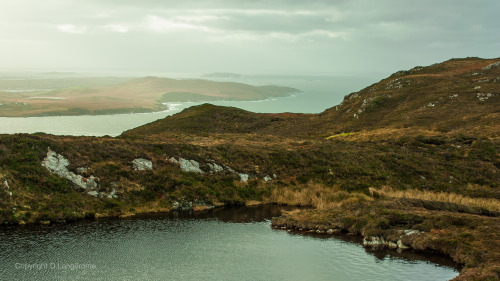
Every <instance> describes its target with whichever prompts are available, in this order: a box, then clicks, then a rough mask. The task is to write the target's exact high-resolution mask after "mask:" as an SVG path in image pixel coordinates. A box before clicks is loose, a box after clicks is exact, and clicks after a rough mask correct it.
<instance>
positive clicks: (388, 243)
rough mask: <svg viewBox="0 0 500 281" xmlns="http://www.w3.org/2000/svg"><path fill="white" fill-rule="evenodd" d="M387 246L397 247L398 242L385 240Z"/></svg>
mask: <svg viewBox="0 0 500 281" xmlns="http://www.w3.org/2000/svg"><path fill="white" fill-rule="evenodd" d="M387 247H389V248H391V249H397V248H398V244H396V243H394V242H392V241H389V242H387Z"/></svg>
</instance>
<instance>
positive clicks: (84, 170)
mask: <svg viewBox="0 0 500 281" xmlns="http://www.w3.org/2000/svg"><path fill="white" fill-rule="evenodd" d="M88 170H89V168H85V167H79V168H76V172H77V173H79V174H83V173H85V172H87V171H88Z"/></svg>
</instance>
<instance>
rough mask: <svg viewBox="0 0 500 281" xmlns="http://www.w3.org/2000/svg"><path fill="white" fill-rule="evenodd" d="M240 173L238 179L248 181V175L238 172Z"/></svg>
mask: <svg viewBox="0 0 500 281" xmlns="http://www.w3.org/2000/svg"><path fill="white" fill-rule="evenodd" d="M239 175H240V181H241V182H247V181H248V177H249V176H248V175H247V174H239Z"/></svg>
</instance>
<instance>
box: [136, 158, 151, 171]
mask: <svg viewBox="0 0 500 281" xmlns="http://www.w3.org/2000/svg"><path fill="white" fill-rule="evenodd" d="M132 165H133V168H134V170H137V171H145V170H153V162H151V161H150V160H147V159H143V158H138V159H134V161H132Z"/></svg>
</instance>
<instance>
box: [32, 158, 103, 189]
mask: <svg viewBox="0 0 500 281" xmlns="http://www.w3.org/2000/svg"><path fill="white" fill-rule="evenodd" d="M69 164H70V162H69V160H67V159H66V158H64V156H62V155H60V154H57V153H55V152H54V151H52V150H51V149H50V148H48V151H47V157H45V159H44V160H43V161H42V166H44V167H45V168H47V169H48V170H49V171H50V172H51V173H52V174H56V175H58V176H60V177H62V178H65V179H67V180H69V181H70V182H71V183H73V184H74V185H75V186H76V187H79V188H81V189H87V188H89V187H90V188H95V187H97V186H98V184H97V181H98V180H99V179H98V178H96V177H94V176H90V177H89V178H84V177H82V176H81V175H77V174H75V173H73V172H70V171H69V170H68V168H67V167H68V165H69Z"/></svg>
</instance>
